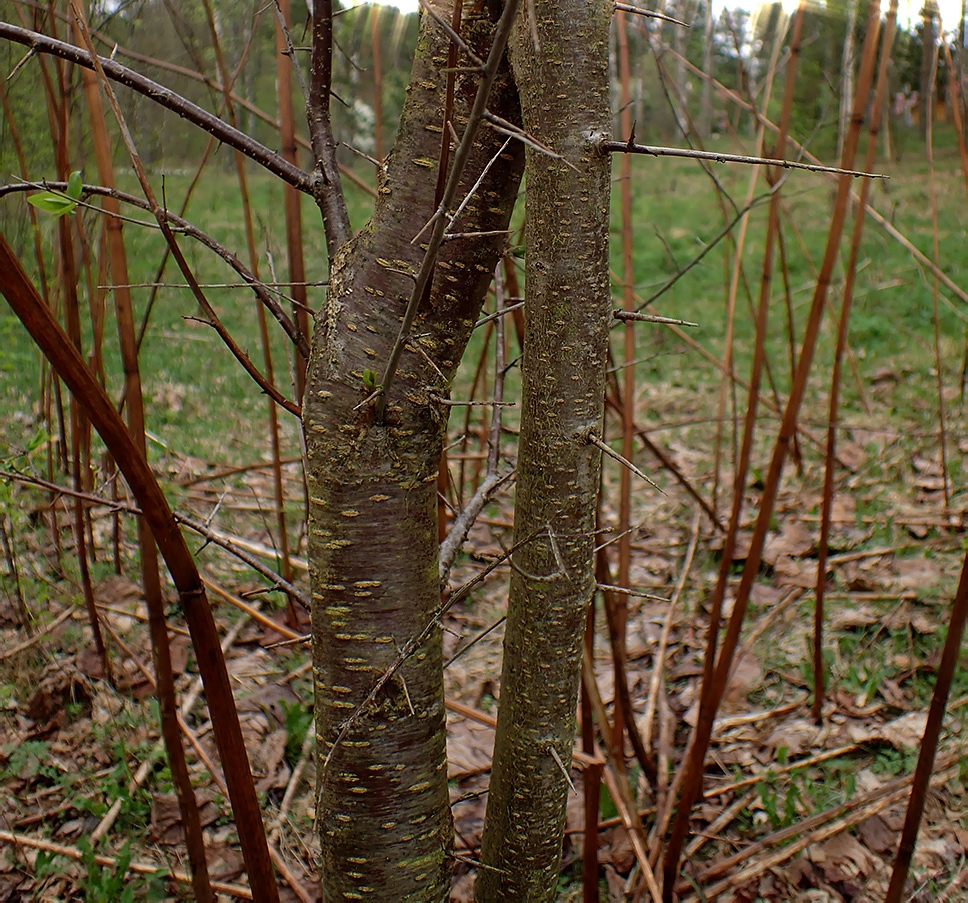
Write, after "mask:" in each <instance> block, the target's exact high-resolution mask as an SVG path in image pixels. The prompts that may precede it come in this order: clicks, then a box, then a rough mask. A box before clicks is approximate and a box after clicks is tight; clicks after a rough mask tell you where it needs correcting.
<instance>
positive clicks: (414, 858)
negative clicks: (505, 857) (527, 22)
mask: <svg viewBox="0 0 968 903" xmlns="http://www.w3.org/2000/svg"><path fill="white" fill-rule="evenodd" d="M433 5H434V7H435V9H436V11H437V12H438V13H439V14H440V15H441V16H442V17H443V18H444V19H445V20H446V21H450V19H451V14H452V8H453V4H452V3H448V2H443V0H441V2H435V3H434V4H433ZM482 5H483V4H481V3H477V4H469V3H466V2H465V4H464V7H465V21H464V23H463V29H462V34H463V37H464V38H465V40H466V41H468V43H469V44H470V45H471V46H472V47H474V48H476V50H477V52H478V53H479V54H480V55H481V56H486V52H487V49H488V47H489V44H490V35H491V28H492V22H491V20H490V19H489V18H488V17H487V15H486V13H484V12H482V11H481V7H482ZM468 9H470V12H467V10H468ZM447 49H448V41H447V39H446V37H445V36H444V35H443V34H442V32H441V30H440V28H439V26H438V25H436V24H435V23H434V22H433V21H432V20H431V19H430V17H428V16H424V18H423V22H422V25H421V31H420V39H419V44H418V49H417V53H416V59H415V62H414V68H413V73H412V77H411V82H410V88H409V94H408V99H407V103H406V106H405V108H404V112H403V118H402V121H401V127H400V132H399V134H398V137H397V142H396V146H395V148H394V150H393V152H392V153H391V155H390V158H389V159H388V161H387V163H386V165H385V169H384V171H383V172H382V173H381V174H380V178H379V199H378V202H377V208H376V211H375V213H374V216H373V218H372V219H371V221H370V222H369V223H368V224H367V225H366V226H365V227H364V228H363V229H362V231H361V232H360V233H359V234H358V235H357V236H356V237H355V238H353V239H352V240H350V241H349V242H347V243H346V244H345V245H344V246H343V247H342V248H341V249H340V250H339V252H338V254H337V255H336V257H335V259H334V260H333V263H332V267H331V273H330V286H329V292H328V297H327V300H326V304H325V307H324V309H323V310H321V311H320V313H319V315H318V317H317V323H316V334H315V339H314V343H313V353H312V358H311V361H310V368H309V376H308V382H307V390H306V396H305V402H304V408H303V420H304V429H305V435H306V443H307V450H308V456H309V489H310V524H309V551H310V562H311V580H312V595H313V600H312V601H313V611H312V627H313V672H314V677H315V684H316V725H317V740H318V756H319V776H318V791H317V808H316V823H317V825H318V830H319V836H320V842H321V847H322V849H321V857H322V861H321V871H322V874H323V882H322V883H323V896H324V899H325V900H327V901H329V900H343V899H354V900H358V899H371V900H404V899H413V900H421V901H431V900H444V899H446V898H447V896H448V892H449V888H450V874H451V850H452V824H451V817H450V808H449V799H448V793H447V767H446V750H445V742H446V734H445V719H444V694H443V674H442V654H441V637H440V631H439V629H434V630H431V631H430V632H429V635H428V636H427V638H426V639H425V641H424V642H423V643H422V644H421V645H419V646H418V647H417V648H416V649H415V650H414V651H413V654H412V655H411V656H410V657H409V658H408V659H407V661H406V662H405V663H404V664H403V666H402V667H401V668H399V670H398V671H396V672H395V673H394V675H393V676H392V677H391V678H390V679H389V680H388V681H387V682H386V683H385V685H384V686H383V687H382V689H381V690H380V692H379V693H378V694H377V695H376V697H375V698H374V699H373V700H372V701H370V702H368V703H367V704H366V705H363V703H364V701H365V700H366V698H367V695H368V694H369V693H370V692H371V690H372V689H373V688H374V687H375V686H376V684H377V682H378V681H379V680H380V678H381V676H382V675H384V674H385V673H386V672H387V670H388V669H390V668H391V667H392V666H394V664H395V663H396V662H397V660H398V658H399V656H400V651H401V650H402V649H403V648H404V647H405V646H406V644H407V643H408V641H410V640H411V639H412V638H414V637H415V636H417V635H419V634H420V633H421V631H423V630H424V629H425V628H427V627H428V625H430V624H431V622H432V621H433V619H434V617H435V614H436V612H437V609H438V606H439V604H440V588H439V583H438V576H437V520H436V509H437V506H436V478H437V469H438V463H439V460H440V455H441V449H442V444H443V435H444V429H445V426H446V420H447V409H446V407H444V406H441V405H440V404H439V403H436V402H434V401H433V399H432V396H434V395H437V396H446V395H447V394H448V391H449V386H450V380H451V378H452V377H453V374H454V371H455V369H456V367H457V364H458V362H459V361H460V358H461V355H462V353H463V351H464V347H465V345H466V343H467V340H468V338H469V336H470V333H471V330H472V328H473V325H474V322H475V320H476V318H477V316H478V313H479V310H480V307H481V303H482V300H483V298H484V296H485V293H486V291H487V287H488V284H489V283H490V280H491V274H492V272H493V270H494V266H495V264H496V261H497V257H498V253H499V251H500V249H501V247H502V245H503V243H504V236H496V237H494V236H492V237H483V238H480V237H479V238H461V239H457V240H453V241H448V242H446V243H445V245H444V248H443V252H442V254H441V257H440V260H439V262H438V266H437V271H436V276H435V279H434V283H433V291H432V294H431V298H430V302H429V304H428V305H427V306H426V308H425V309H423V310H421V311H420V313H419V315H418V318H417V322H416V324H415V326H414V329H413V340H412V343H411V345H410V346H409V347H408V349H407V350H406V351H405V352H404V355H403V357H402V359H401V362H400V366H399V369H398V372H397V375H396V379H395V381H394V383H393V388H392V389H391V392H390V396H389V398H388V403H387V408H386V417H385V423H384V424H382V425H376V424H375V423H374V422H373V415H372V406H371V405H369V404H367V403H366V399H367V396H368V395H369V394H370V392H371V388H372V379H370V378H369V377H368V376H365V373H366V371H372V372H375V373H376V374H379V373H381V372H382V369H383V366H384V365H385V363H386V361H387V358H388V356H389V354H390V349H391V348H392V346H393V343H394V340H395V338H396V335H397V333H398V331H399V329H400V323H401V321H402V318H403V315H404V311H405V309H406V306H407V301H408V299H409V296H410V294H411V291H412V289H413V285H414V282H413V276H412V274H415V273H416V272H417V270H418V268H419V266H420V262H421V259H422V257H423V248H422V247H421V245H420V243H419V242H418V243H416V244H412V243H411V241H412V239H413V238H414V237H415V236H416V234H417V233H418V232H419V231H420V229H421V227H422V226H423V225H424V224H425V223H426V222H427V220H428V219H429V218H430V216H431V215H432V213H433V211H434V207H435V203H434V183H435V178H434V173H435V170H436V167H437V162H436V161H437V160H438V157H439V153H440V145H441V136H442V134H444V132H443V115H444V114H443V111H444V107H445V103H444V100H445V85H446V74H445V73H442V72H441V69H442V68H444V67H446V65H447ZM461 65H467V61H466V60H463V59H462V60H461ZM476 90H477V78H476V76H475V74H474V73H470V72H464V73H461V74H459V75H458V77H457V86H456V90H455V102H454V111H455V114H454V124H455V127H456V129H457V132H458V134H459V133H460V132H461V131H462V130H463V125H464V123H465V121H466V120H465V118H464V117H466V113H467V110H468V107H469V104H470V103H471V102H472V101H473V98H474V95H475V93H476ZM489 107H490V109H491V110H492V111H493V112H495V113H497V114H498V115H500V116H503V117H505V118H508V119H512V120H517V119H519V113H518V112H517V108H518V102H517V95H516V93H515V91H514V88H513V83H512V80H511V78H510V73H509V72H507V71H505V72H503V73H502V74H501V76H500V77H499V79H498V81H497V83H496V84H495V87H494V89H493V91H492V94H491V100H490V103H489ZM503 142H504V136H502V135H500V134H498V133H497V132H495V131H493V130H491V129H483V130H482V131H481V132H480V136H479V138H478V142H477V146H476V147H475V150H474V152H473V155H472V158H471V160H470V163H469V165H468V167H467V170H466V172H465V177H464V182H465V187H464V189H463V192H462V194H463V193H465V192H466V191H467V190H469V188H470V186H471V185H472V184H473V183H474V181H475V180H476V179H477V177H478V176H479V175H480V173H481V171H482V170H483V168H484V166H485V165H486V163H487V162H488V161H489V160H491V158H492V157H494V155H495V154H496V153H497V152H498V150H499V149H500V147H501V145H502V144H503ZM522 158H523V155H522V154H521V152H520V150H519V149H518V148H513V149H511V150H507V151H505V152H504V153H503V154H501V156H500V158H499V159H498V160H497V161H496V163H495V165H494V166H493V167H492V168H491V170H490V171H489V173H488V175H487V177H486V178H485V179H484V181H483V184H482V185H481V186H480V188H479V190H478V191H477V193H476V194H475V196H474V199H473V200H472V201H471V203H470V205H469V206H468V207H467V209H466V211H465V212H464V213H463V214H462V215H461V218H460V220H459V221H458V222H457V223H455V224H454V226H453V227H452V229H451V231H454V232H487V231H490V230H500V229H505V228H506V227H507V224H508V220H509V218H510V213H511V210H512V207H513V204H514V198H515V195H516V191H517V187H518V183H519V180H520V175H521V168H522V162H523V160H522ZM377 378H379V377H377ZM368 383H369V385H368ZM361 706H362V707H361Z"/></svg>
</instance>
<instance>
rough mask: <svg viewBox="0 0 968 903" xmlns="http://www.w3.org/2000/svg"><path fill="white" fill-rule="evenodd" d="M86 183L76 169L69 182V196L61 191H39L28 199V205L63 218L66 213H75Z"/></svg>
mask: <svg viewBox="0 0 968 903" xmlns="http://www.w3.org/2000/svg"><path fill="white" fill-rule="evenodd" d="M83 188H84V183H83V182H82V181H81V171H80V170H79V169H75V170H74V172H72V173H71V177H70V179H68V181H67V194H66V195H64V194H61V193H60V192H59V191H38V192H37V193H36V194H32V195H31V196H30V197H29V198H27V203H28V204H33V206H34V207H36V208H37V209H38V210H43V211H44V213H51V214H53V215H54V216H63V215H64V214H65V213H73V212H74V208H75V207H76V206H77V202H78V201H79V200H80V199H81V190H82V189H83Z"/></svg>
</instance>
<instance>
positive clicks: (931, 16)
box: [918, 0, 938, 141]
mask: <svg viewBox="0 0 968 903" xmlns="http://www.w3.org/2000/svg"><path fill="white" fill-rule="evenodd" d="M937 13H938V8H937V6H936V5H935V2H934V0H926V2H925V4H924V8H923V9H922V10H921V20H922V22H923V23H924V28H923V30H922V31H921V84H920V89H921V90H920V93H919V94H918V112H919V115H918V133H919V134H920V136H921V139H922V140H923V141H927V138H928V117H929V116H933V115H934V84H933V83H932V81H931V73H932V71H933V68H934V45H935V41H936V40H937V34H936V30H935V23H936V21H937Z"/></svg>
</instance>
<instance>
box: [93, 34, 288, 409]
mask: <svg viewBox="0 0 968 903" xmlns="http://www.w3.org/2000/svg"><path fill="white" fill-rule="evenodd" d="M78 24H79V25H80V29H81V34H82V35H83V36H84V39H85V41H86V42H87V43H88V45H89V47H88V49H89V51H90V53H89V58H90V59H91V61H92V62H93V65H94V71H95V72H97V75H98V79H99V80H100V82H101V87H102V88H103V90H104V94H105V96H106V97H107V100H108V104H109V105H110V107H111V111H112V112H113V113H114V118H115V119H116V120H117V123H118V129H119V130H120V132H121V140H122V141H123V142H124V146H125V148H126V149H127V151H128V155H129V157H130V158H131V164H132V166H133V167H134V171H135V174H136V175H137V177H138V182H139V183H140V184H141V189H142V191H143V192H144V195H145V200H147V202H148V205H149V206H150V208H151V212H152V214H153V215H154V217H155V219H156V220H157V221H158V225H159V226H160V227H161V233H162V235H164V236H165V241H166V242H168V247H169V248H170V249H171V254H172V257H174V258H175V262H176V263H177V264H178V268H179V269H180V270H181V271H182V275H183V276H184V277H185V281H186V282H187V283H188V284H189V285H190V286H191V288H192V294H193V295H194V296H195V300H196V301H198V303H199V305H200V306H201V308H202V310H204V311H205V314H206V316H208V317H209V318H210V319H211V320H212V325H213V326H214V328H215V330H216V331H217V332H218V334H219V336H220V337H221V338H222V341H223V342H225V344H226V345H227V346H228V348H229V350H230V351H231V352H232V354H233V355H235V358H236V360H237V361H238V362H239V363H240V364H242V366H243V368H245V371H246V372H247V373H248V374H249V375H250V376H251V377H252V378H253V379H254V380H255V381H256V382H257V383H258V384H259V385H260V386H261V387H262V390H263V391H264V392H265V393H266V394H267V395H268V396H269V397H270V398H271V399H272V400H273V401H275V402H276V403H277V404H278V405H279V406H280V407H283V408H285V409H286V410H287V411H289V412H290V413H291V414H294V415H295V416H296V417H299V416H300V409H299V405H297V404H295V402H292V401H290V400H289V399H288V398H286V397H285V396H284V395H282V393H280V392H279V390H278V389H276V387H275V386H273V385H272V384H271V383H270V382H269V381H268V380H266V378H265V377H264V376H263V375H262V374H261V373H260V372H259V371H258V369H257V368H256V367H255V365H254V364H253V363H252V361H251V360H249V356H248V355H247V354H246V353H245V352H244V351H243V350H242V349H241V348H239V346H238V345H236V343H235V340H234V339H233V338H232V336H231V335H230V334H229V332H228V330H227V329H225V327H224V326H223V325H222V323H221V321H220V320H219V319H218V315H217V314H216V313H215V311H214V309H213V308H212V305H211V304H209V303H208V298H206V297H205V293H204V292H203V291H202V290H201V288H199V285H198V280H197V279H196V278H195V274H194V273H193V272H192V268H191V267H190V266H189V265H188V261H187V260H186V259H185V255H184V254H183V253H182V250H181V248H179V247H178V242H177V241H176V240H175V235H174V233H173V232H172V231H171V226H170V225H169V224H168V217H167V214H166V212H165V210H164V209H163V208H162V207H161V206H160V205H159V204H158V201H157V200H156V199H155V193H154V191H153V190H152V188H151V183H150V182H149V181H148V175H147V173H146V172H145V170H144V166H143V165H142V163H141V157H140V156H139V155H138V150H137V148H136V147H135V144H134V139H133V138H132V137H131V132H130V131H129V130H128V126H127V123H126V122H125V119H124V115H123V114H122V113H121V107H120V106H119V105H118V100H117V98H116V97H115V95H114V90H113V89H112V88H111V82H110V81H109V80H108V77H107V74H106V73H105V71H104V68H103V67H102V65H101V58H100V57H99V56H97V55H96V54H95V53H94V47H93V45H91V35H90V32H88V30H87V25H86V24H85V23H84V22H83V21H82V20H80V19H78ZM286 165H287V166H288V165H289V164H286Z"/></svg>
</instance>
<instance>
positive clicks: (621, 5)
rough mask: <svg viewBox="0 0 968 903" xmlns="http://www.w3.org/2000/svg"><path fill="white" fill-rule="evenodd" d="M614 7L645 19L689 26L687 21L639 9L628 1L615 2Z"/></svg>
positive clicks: (684, 26)
mask: <svg viewBox="0 0 968 903" xmlns="http://www.w3.org/2000/svg"><path fill="white" fill-rule="evenodd" d="M615 8H616V9H620V10H622V12H626V13H635V15H637V16H644V17H645V18H646V19H659V20H661V21H662V22H671V23H672V24H673V25H681V26H682V27H683V28H689V27H690V25H689V23H688V22H683V21H681V20H680V19H673V18H672V16H666V15H663V14H662V13H656V12H653V11H652V10H651V9H639V7H637V6H632V5H630V4H628V3H616V4H615Z"/></svg>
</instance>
